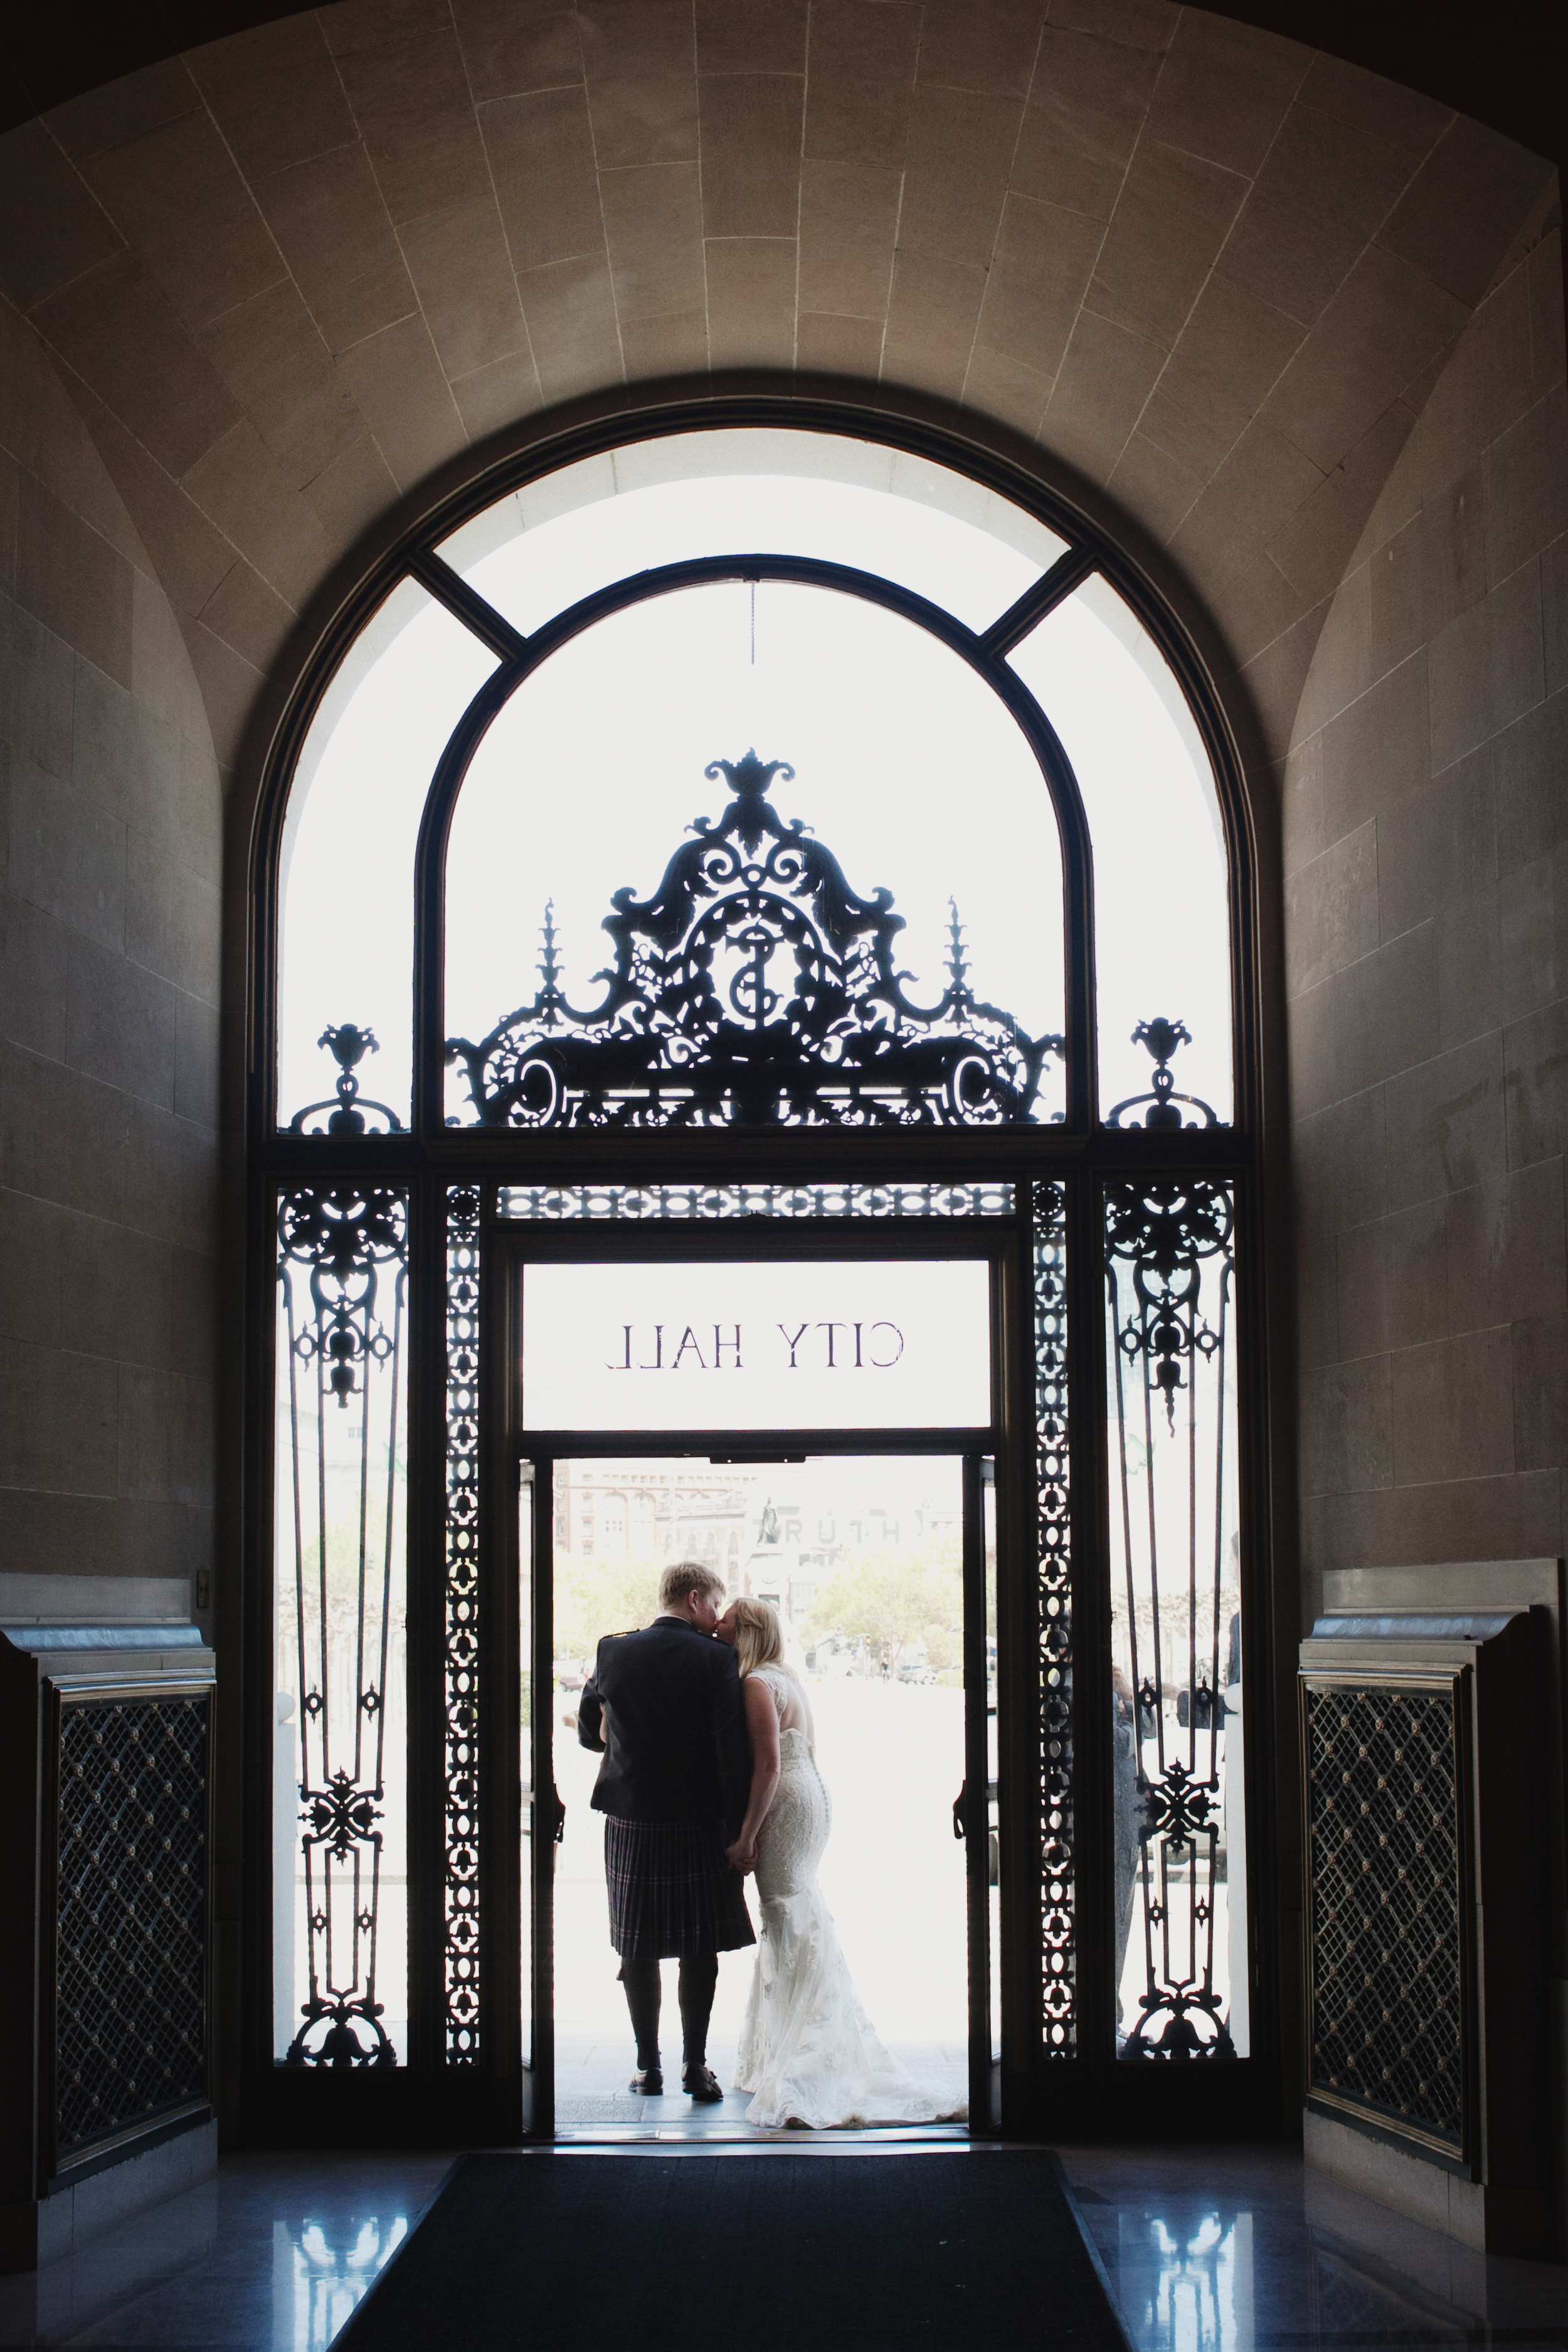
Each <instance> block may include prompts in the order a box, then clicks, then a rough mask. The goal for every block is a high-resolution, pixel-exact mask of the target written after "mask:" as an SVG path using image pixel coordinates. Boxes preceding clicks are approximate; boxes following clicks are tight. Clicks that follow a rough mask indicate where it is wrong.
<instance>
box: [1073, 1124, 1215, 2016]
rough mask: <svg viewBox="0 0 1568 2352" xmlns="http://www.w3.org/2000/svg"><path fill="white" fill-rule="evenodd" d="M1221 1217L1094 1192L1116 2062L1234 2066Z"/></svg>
mask: <svg viewBox="0 0 1568 2352" xmlns="http://www.w3.org/2000/svg"><path fill="white" fill-rule="evenodd" d="M1162 1099H1163V1097H1162ZM1234 1218H1235V1209H1234V1201H1233V1198H1232V1194H1231V1192H1230V1189H1229V1187H1228V1186H1227V1185H1225V1184H1220V1183H1215V1182H1211V1181H1206V1180H1199V1181H1181V1180H1179V1179H1170V1178H1161V1179H1160V1180H1158V1181H1152V1182H1144V1183H1133V1182H1114V1183H1109V1184H1108V1185H1107V1186H1106V1201H1105V1220H1106V1224H1105V1230H1106V1278H1107V1288H1108V1295H1109V1306H1110V1328H1109V1332H1108V1338H1109V1341H1110V1381H1111V1390H1112V1402H1113V1409H1114V1416H1115V1431H1116V1438H1117V1464H1116V1472H1115V1475H1116V1480H1117V1485H1118V1487H1119V1501H1120V1507H1121V1508H1120V1528H1119V1529H1118V1530H1117V1532H1118V1533H1119V1535H1120V1538H1121V1553H1122V1570H1123V1574H1124V1579H1125V1584H1124V1592H1123V1596H1122V1600H1121V1604H1120V1607H1119V1610H1118V1615H1119V1617H1120V1619H1121V1622H1120V1624H1119V1626H1118V1652H1117V1665H1116V1692H1115V1702H1114V1716H1115V1755H1114V1762H1115V1779H1116V1790H1115V1795H1116V1804H1115V1835H1116V1843H1117V1856H1116V1864H1117V1869H1116V1876H1117V1908H1118V1979H1119V1982H1120V1979H1121V1974H1122V1969H1123V1965H1124V1959H1125V1953H1126V1948H1127V1941H1128V1936H1129V1932H1130V1929H1131V1925H1132V1916H1133V1912H1134V1908H1135V1907H1136V1908H1137V1909H1139V1910H1140V1911H1141V1914H1142V1946H1143V1963H1144V1965H1143V1971H1142V1974H1143V1984H1142V1990H1141V1992H1140V1993H1139V1995H1138V2002H1137V2007H1138V2014H1137V2018H1136V2021H1135V2022H1133V2023H1132V2025H1131V2029H1130V2030H1129V2031H1128V2032H1126V2034H1125V2037H1124V2040H1123V2043H1122V2054H1123V2055H1124V2056H1126V2057H1129V2058H1167V2059H1172V2058H1173V2059H1184V2058H1185V2059H1191V2058H1227V2057H1234V2056H1235V2054H1236V2050H1235V2044H1234V2041H1233V2037H1232V2033H1231V2031H1230V2026H1229V2023H1228V2021H1227V2011H1228V2008H1229V2005H1230V1996H1231V1991H1232V1988H1231V1987H1230V1985H1229V1983H1228V1975H1229V1968H1230V1961H1231V1957H1232V1956H1231V1951H1230V1947H1229V1939H1228V1933H1227V1941H1226V1943H1225V1944H1222V1943H1221V1942H1220V1941H1219V1939H1218V1934H1217V1929H1218V1922H1219V1916H1220V1912H1221V1907H1222V1906H1221V1905H1220V1903H1219V1902H1218V1900H1217V1899H1216V1898H1217V1894H1218V1889H1219V1888H1220V1886H1221V1885H1224V1884H1225V1882H1226V1864H1227V1834H1226V1832H1227V1822H1228V1821H1229V1820H1230V1819H1231V1818H1232V1817H1233V1816H1234V1817H1235V1818H1237V1819H1239V1811H1238V1800H1239V1789H1237V1790H1233V1791H1230V1792H1229V1795H1230V1803H1229V1806H1228V1807H1227V1801H1226V1798H1227V1791H1226V1777H1225V1775H1226V1722H1227V1720H1228V1718H1229V1716H1230V1713H1231V1710H1232V1707H1233V1706H1234V1704H1235V1703H1236V1702H1235V1700H1234V1697H1229V1698H1227V1696H1226V1693H1227V1691H1229V1690H1230V1689H1231V1686H1232V1685H1234V1684H1235V1683H1236V1681H1237V1677H1238V1675H1239V1636H1238V1633H1237V1627H1238V1625H1239V1616H1238V1613H1237V1612H1238V1610H1239V1592H1238V1589H1237V1566H1236V1550H1235V1540H1234V1534H1233V1528H1232V1520H1233V1512H1232V1508H1231V1505H1230V1502H1229V1485H1228V1481H1229V1477H1230V1475H1231V1465H1230V1462H1229V1460H1228V1458H1227V1454H1226V1430H1227V1425H1228V1416H1229V1412H1230V1410H1231V1400H1230V1398H1229V1394H1228V1389H1227V1376H1228V1348H1229V1326H1230V1316H1231V1288H1232V1280H1233V1275H1234V1246H1233V1235H1234ZM1178 1402H1180V1404H1181V1406H1182V1426H1181V1428H1180V1429H1179V1430H1178V1427H1177V1407H1178ZM1162 1424H1163V1426H1162ZM1173 1552H1174V1554H1175V1558H1174V1559H1172V1558H1171V1554H1172V1553H1173ZM1172 1571H1174V1572H1172ZM1222 1669H1223V1673H1222ZM1228 1925H1229V1923H1228V1910H1227V1909H1226V1927H1227V1931H1228Z"/></svg>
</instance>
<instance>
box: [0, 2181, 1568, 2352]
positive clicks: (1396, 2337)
mask: <svg viewBox="0 0 1568 2352" xmlns="http://www.w3.org/2000/svg"><path fill="white" fill-rule="evenodd" d="M801 2144H802V2143H801V2142H800V2141H799V2140H798V2139H796V2140H795V2147H800V2146H801ZM852 2144H853V2145H856V2146H858V2150H859V2152H860V2153H861V2154H862V2156H863V2158H864V2160H865V2161H866V2162H868V2163H875V2161H876V2160H877V2159H876V2147H875V2145H874V2144H871V2143H868V2141H867V2140H860V2141H858V2143H852ZM687 2145H688V2146H689V2147H691V2148H692V2152H693V2153H696V2152H697V2147H696V2146H693V2145H692V2144H691V2143H688V2144H687ZM698 2145H700V2143H699V2144H698ZM710 2145H711V2144H710ZM808 2145H809V2146H810V2147H811V2148H812V2149H813V2150H814V2151H818V2152H821V2153H827V2152H829V2150H830V2149H839V2150H841V2149H843V2148H844V2147H845V2146H846V2142H845V2141H844V2140H842V2139H837V2138H836V2139H834V2140H832V2141H827V2140H825V2139H814V2140H812V2141H811V2142H810V2143H808ZM908 2145H909V2144H908V2143H907V2142H906V2143H904V2144H903V2146H904V2149H905V2152H907V2151H908ZM641 2152H642V2153H647V2149H646V2147H644V2149H643V2150H642V2151H641ZM664 2152H665V2151H664V2150H663V2149H662V2148H661V2150H660V2153H661V2154H663V2153H664ZM704 2152H708V2151H704ZM774 2152H775V2151H774V2147H773V2146H769V2145H764V2146H762V2147H756V2146H753V2147H744V2146H739V2147H732V2148H731V2150H729V2151H728V2154H729V2156H730V2157H731V2160H733V2161H734V2162H737V2163H742V2164H743V2163H766V2162H767V2161H769V2160H770V2158H771V2157H772V2156H773V2154H774ZM668 2153H669V2155H670V2157H671V2158H672V2160H675V2161H679V2156H680V2148H679V2145H677V2146H674V2147H671V2148H670V2149H669V2151H668ZM924 2153H926V2154H927V2156H928V2157H929V2158H930V2160H931V2162H933V2163H938V2164H942V2163H971V2162H981V2163H995V2162H1001V2163H1005V2161H1006V2155H1007V2151H1006V2150H1005V2148H986V2147H975V2148H954V2147H952V2146H951V2145H949V2146H948V2147H942V2146H940V2145H934V2144H932V2143H930V2142H927V2143H926V2146H925V2149H924ZM1062 2157H1063V2161H1064V2163H1065V2165H1066V2168H1067V2173H1068V2179H1069V2180H1070V2181H1071V2183H1072V2185H1073V2188H1074V2190H1075V2192H1076V2194H1077V2196H1078V2198H1079V2210H1080V2211H1081V2213H1082V2215H1083V2219H1084V2221H1085V2224H1086V2226H1087V2228H1088V2230H1089V2234H1090V2236H1091V2238H1092V2240H1093V2242H1094V2244H1095V2247H1096V2249H1097V2251H1098V2252H1099V2253H1100V2258H1101V2261H1102V2262H1103V2263H1104V2266H1105V2271H1106V2274H1107V2277H1108V2279H1109V2282H1110V2287H1111V2290H1112V2293H1113V2294H1115V2295H1116V2297H1117V2299H1118V2301H1119V2303H1120V2305H1121V2313H1122V2316H1123V2319H1124V2321H1125V2323H1126V2326H1127V2330H1128V2334H1129V2336H1131V2340H1132V2343H1133V2346H1134V2347H1136V2352H1252V2347H1258V2352H1266V2347H1280V2348H1281V2352H1284V2347H1298V2346H1300V2347H1306V2352H1311V2347H1318V2346H1321V2347H1325V2352H1328V2347H1335V2352H1341V2347H1342V2352H1352V2347H1354V2348H1355V2352H1360V2347H1391V2352H1392V2347H1399V2352H1421V2347H1433V2352H1437V2347H1449V2346H1455V2345H1478V2346H1492V2345H1495V2346H1497V2347H1505V2346H1506V2347H1509V2352H1568V2268H1560V2267H1558V2266H1557V2265H1555V2264H1549V2263H1524V2262H1502V2261H1495V2260H1494V2261H1486V2260H1484V2259H1482V2258H1481V2257H1479V2256H1478V2255H1474V2254H1468V2253H1467V2252H1465V2251H1464V2250H1463V2248H1461V2247H1458V2246H1455V2245H1453V2244H1451V2243H1450V2242H1449V2241H1448V2240H1447V2239H1445V2238H1439V2237H1436V2236H1435V2235H1434V2234H1433V2233H1432V2232H1431V2231H1427V2230H1424V2229H1422V2228H1420V2227H1419V2226H1418V2225H1417V2224H1416V2223H1415V2222H1411V2221H1402V2220H1401V2219H1400V2217H1399V2216H1398V2215H1397V2214H1394V2213H1390V2212H1387V2211H1385V2210H1384V2209H1383V2208H1382V2207H1381V2206H1376V2205H1372V2204H1369V2203H1368V2202H1367V2201H1366V2200H1364V2199H1362V2198H1358V2197H1354V2196H1352V2195H1350V2194H1348V2193H1347V2192H1346V2191H1344V2190H1343V2189H1338V2188H1336V2187H1335V2186H1334V2185H1333V2184H1332V2183H1331V2181H1329V2180H1327V2179H1324V2178H1323V2177H1322V2176H1321V2175H1319V2174H1315V2173H1310V2172H1308V2171H1307V2170H1306V2169H1305V2168H1304V2167H1303V2166H1302V2164H1301V2161H1300V2157H1299V2156H1297V2155H1295V2154H1294V2153H1292V2152H1291V2151H1289V2150H1287V2149H1281V2148H1277V2147H1190V2148H1181V2147H1164V2148H1142V2149H1128V2148H1064V2149H1063V2150H1062ZM520 2160H521V2161H525V2162H531V2163H542V2162H552V2161H553V2162H560V2163H570V2162H571V2161H572V2153H571V2151H569V2150H568V2151H563V2153H562V2154H561V2155H560V2156H559V2157H556V2158H550V2157H547V2156H543V2155H541V2154H532V2155H529V2156H526V2157H523V2158H520ZM449 2161H450V2159H449V2158H447V2157H446V2156H395V2155H388V2156H360V2155H354V2156H312V2157H305V2156H287V2157H279V2156H246V2157H231V2158H226V2160H225V2161H224V2163H223V2164H222V2166H221V2167H220V2168H219V2171H218V2175H217V2178H216V2179H215V2180H213V2181H210V2182H207V2183H206V2184H205V2185H204V2186H203V2187H201V2188H200V2189H191V2190H189V2191H188V2192H187V2193H186V2194H185V2195H184V2196H182V2197H177V2198H174V2199H172V2200H170V2202H169V2203H167V2204H166V2205H162V2206H159V2207H157V2208H156V2209H155V2210H153V2211H152V2212H150V2213H145V2214H142V2216H141V2217H140V2218H139V2219H138V2220H136V2221H132V2222H130V2223H127V2224H126V2226H125V2227H124V2228H123V2229H121V2230H119V2231H114V2232H112V2233H111V2234H110V2235H109V2236H106V2237H104V2238H102V2239H100V2241H98V2242H97V2243H96V2244H95V2245H93V2246H92V2247H91V2248H90V2249H89V2251H88V2252H83V2253H80V2254H78V2255H75V2256H73V2257H72V2258H71V2259H70V2260H69V2261H67V2262H62V2263H55V2264H53V2265H52V2266H51V2267H50V2268H49V2269H47V2270H46V2271H44V2272H41V2273H39V2274H38V2276H37V2278H27V2279H5V2280H0V2346H21V2345H33V2346H49V2347H55V2346H59V2347H63V2346H67V2345H81V2346H88V2345H91V2346H94V2347H98V2352H116V2348H117V2352H132V2347H135V2352H219V2347H222V2352H326V2347H328V2346H329V2345H330V2344H331V2342H332V2340H333V2337H334V2336H336V2335H337V2333H338V2331H339V2330H340V2329H341V2328H342V2326H344V2324H345V2322H346V2321H347V2319H348V2317H349V2315H350V2313H351V2312H352V2311H353V2309H354V2307H355V2305H357V2304H358V2302H359V2301H360V2299H361V2297H362V2296H363V2294H364V2293H365V2291H366V2289H367V2288H368V2287H369V2285H370V2284H371V2282H372V2280H373V2279H374V2277H375V2275H376V2273H377V2272H378V2271H379V2270H380V2269H381V2267H382V2265H383V2264H384V2263H385V2262H386V2261H387V2259H388V2257H389V2256H390V2255H391V2254H392V2253H393V2252H395V2250H396V2248H397V2247H398V2246H399V2245H401V2244H402V2242H403V2241H404V2239H405V2237H406V2235H407V2233H408V2231H410V2230H411V2229H413V2228H414V2227H415V2226H416V2223H417V2221H418V2220H419V2217H420V2214H421V2213H422V2212H423V2211H424V2210H425V2208H426V2205H427V2204H428V2203H429V2201H430V2200H431V2198H432V2197H433V2196H434V2195H435V2193H436V2190H437V2189H438V2187H439V2186H440V2183H441V2180H442V2179H443V2177H444V2175H445V2173H446V2171H447V2165H448V2162H449ZM822 2345H823V2347H824V2352H854V2347H836V2346H833V2345H832V2343H831V2338H830V2336H828V2335H827V2334H826V2332H825V2334H824V2336H823V2338H822ZM998 2352H1003V2347H998Z"/></svg>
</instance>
